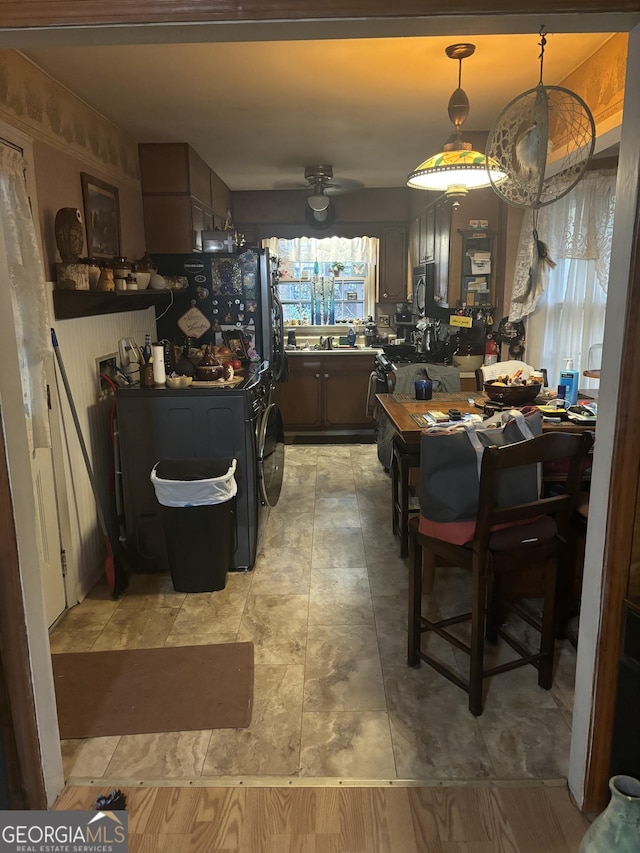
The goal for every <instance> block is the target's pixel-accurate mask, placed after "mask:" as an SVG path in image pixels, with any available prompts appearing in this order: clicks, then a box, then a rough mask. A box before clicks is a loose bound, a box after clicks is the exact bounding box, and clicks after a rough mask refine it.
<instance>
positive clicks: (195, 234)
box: [191, 201, 204, 252]
mask: <svg viewBox="0 0 640 853" xmlns="http://www.w3.org/2000/svg"><path fill="white" fill-rule="evenodd" d="M203 231H204V207H203V206H202V205H201V204H200V202H197V201H192V202H191V232H192V237H191V242H192V246H191V248H192V249H193V251H195V252H201V251H202V232H203Z"/></svg>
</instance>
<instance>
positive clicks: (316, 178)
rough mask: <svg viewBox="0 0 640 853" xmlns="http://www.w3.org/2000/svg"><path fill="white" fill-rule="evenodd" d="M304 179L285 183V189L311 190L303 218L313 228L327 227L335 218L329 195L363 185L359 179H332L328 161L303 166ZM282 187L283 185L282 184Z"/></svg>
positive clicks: (359, 187) (357, 188) (352, 189)
mask: <svg viewBox="0 0 640 853" xmlns="http://www.w3.org/2000/svg"><path fill="white" fill-rule="evenodd" d="M304 181H305V182H304V183H303V182H302V181H301V182H300V183H297V184H291V183H287V184H286V189H308V190H311V193H310V195H308V196H307V205H306V208H305V219H306V221H307V223H308V224H309V225H311V226H312V227H313V228H327V227H328V226H329V225H331V224H332V222H333V221H334V220H335V216H336V211H335V208H334V206H333V204H332V203H331V198H330V196H333V195H338V194H342V193H349V192H355V191H356V190H359V189H362V186H363V184H362V183H361V182H360V181H356V180H352V179H348V178H345V179H341V180H336V179H334V177H333V166H331V165H330V164H328V163H314V164H312V165H310V166H305V167H304ZM281 186H282V185H281ZM279 188H280V187H279ZM282 188H283V189H284V188H285V187H284V186H282Z"/></svg>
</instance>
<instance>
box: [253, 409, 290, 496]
mask: <svg viewBox="0 0 640 853" xmlns="http://www.w3.org/2000/svg"><path fill="white" fill-rule="evenodd" d="M257 449H258V482H259V484H260V500H261V501H262V502H263V503H264V504H266V505H267V506H275V505H276V504H277V503H278V498H279V497H280V491H281V489H282V477H283V476H284V430H283V428H282V415H281V414H280V409H279V408H278V407H277V406H276V404H275V403H271V404H270V405H269V406H267V408H266V409H265V410H264V414H263V415H262V419H261V421H260V423H259V425H258V448H257Z"/></svg>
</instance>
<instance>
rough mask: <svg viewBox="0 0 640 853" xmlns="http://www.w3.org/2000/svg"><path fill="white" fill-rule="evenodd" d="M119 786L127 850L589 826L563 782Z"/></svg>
mask: <svg viewBox="0 0 640 853" xmlns="http://www.w3.org/2000/svg"><path fill="white" fill-rule="evenodd" d="M122 790H123V792H124V793H125V795H126V797H127V813H128V821H129V851H130V853H187V851H193V853H195V851H197V852H198V853H575V852H576V851H577V850H578V845H579V843H580V839H581V838H582V836H583V835H584V833H585V831H586V829H587V826H588V821H587V819H586V818H585V817H584V816H583V815H581V814H580V812H579V811H578V810H577V808H576V807H575V806H574V805H573V803H572V802H571V800H570V797H569V794H568V792H567V789H566V787H565V786H564V785H562V784H558V785H546V784H539V783H527V784H521V785H513V786H504V785H490V784H487V785H480V786H478V785H475V786H474V785H470V786H464V785H461V786H453V787H449V786H441V785H437V786H433V787H401V786H393V787H391V786H385V787H359V786H344V787H340V786H332V787H302V786H292V787H290V786H287V787H239V786H233V787H227V788H212V787H194V786H192V785H185V786H183V787H166V788H123V789H122ZM104 793H107V791H106V790H105V789H101V788H95V787H68V788H66V789H65V791H63V793H62V794H61V796H60V797H59V798H58V800H57V802H56V803H55V805H54V809H55V810H67V809H74V810H75V809H90V810H91V809H93V808H95V799H96V796H98V795H101V794H104Z"/></svg>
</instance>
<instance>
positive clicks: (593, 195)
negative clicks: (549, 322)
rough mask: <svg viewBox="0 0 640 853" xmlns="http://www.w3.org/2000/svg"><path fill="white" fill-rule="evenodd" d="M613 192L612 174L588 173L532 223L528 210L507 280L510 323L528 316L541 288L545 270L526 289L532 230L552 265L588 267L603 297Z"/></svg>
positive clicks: (546, 270) (614, 180)
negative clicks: (575, 261)
mask: <svg viewBox="0 0 640 853" xmlns="http://www.w3.org/2000/svg"><path fill="white" fill-rule="evenodd" d="M615 191H616V173H615V171H612V170H606V171H599V172H588V173H587V174H586V175H585V176H584V177H583V178H582V180H581V181H580V183H578V184H577V186H575V187H574V188H573V189H572V190H571V192H570V193H567V195H566V196H564V197H563V198H560V199H558V201H556V202H554V203H553V204H550V205H547V206H546V207H543V208H540V210H538V211H536V212H535V213H537V217H536V216H535V215H534V211H532V210H528V211H527V212H526V214H525V217H524V220H523V223H522V230H521V232H520V247H519V251H518V256H517V260H516V268H515V273H514V279H513V289H512V294H511V308H510V310H509V319H510V320H514V321H515V320H522V319H523V318H524V317H527V316H528V315H529V314H531V313H532V312H533V311H534V310H535V308H536V305H537V304H538V301H539V300H540V297H541V296H542V294H543V293H544V291H545V289H546V287H547V283H548V277H549V268H548V267H544V266H543V268H542V269H539V270H538V276H537V280H538V286H537V287H534V288H531V287H530V275H531V271H532V267H533V265H534V250H535V240H534V237H533V231H534V228H536V230H537V233H538V237H539V239H540V240H541V241H542V242H543V243H545V244H546V246H547V250H548V256H549V258H550V259H551V260H552V261H554V262H555V263H557V262H558V261H560V260H563V259H578V260H590V261H594V263H595V271H596V277H597V281H598V284H599V285H600V287H601V288H602V289H603V291H604V292H605V293H606V292H607V285H608V280H609V262H610V258H611V236H612V234H613V214H614V210H615V198H616V196H615ZM536 218H537V223H536Z"/></svg>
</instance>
